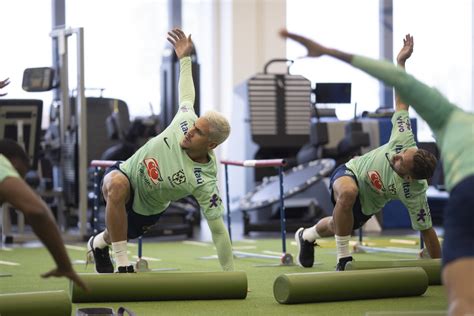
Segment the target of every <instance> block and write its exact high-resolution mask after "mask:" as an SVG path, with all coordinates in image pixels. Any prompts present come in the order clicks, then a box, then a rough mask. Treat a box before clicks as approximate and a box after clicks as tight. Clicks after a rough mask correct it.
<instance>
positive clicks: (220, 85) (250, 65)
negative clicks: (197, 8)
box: [216, 0, 286, 208]
mask: <svg viewBox="0 0 474 316" xmlns="http://www.w3.org/2000/svg"><path fill="white" fill-rule="evenodd" d="M218 3H219V4H218V6H219V12H218V23H217V25H216V27H217V28H218V29H219V32H220V38H219V39H218V41H219V43H220V45H219V47H217V49H220V52H221V53H220V56H219V63H220V67H219V69H218V71H217V74H216V75H217V78H216V80H217V82H216V83H217V85H216V89H219V91H220V95H219V103H220V105H221V107H222V111H223V112H224V113H225V114H226V115H227V117H229V118H230V121H231V124H232V129H233V130H232V133H231V136H230V137H229V140H228V141H227V142H226V143H224V145H223V148H222V151H221V157H222V158H225V159H231V160H245V159H253V157H254V153H255V151H256V149H257V148H256V146H252V145H250V143H251V140H250V128H249V125H248V123H245V119H247V113H246V108H247V106H246V101H244V100H243V99H242V98H241V97H239V96H238V94H237V93H236V91H235V90H236V88H237V87H238V86H241V87H242V85H245V82H246V81H247V79H248V78H250V77H252V76H253V75H255V74H256V73H259V72H262V71H263V66H264V65H265V63H266V62H268V61H269V60H270V59H273V58H282V57H285V56H286V45H285V41H283V40H281V39H280V38H279V37H278V30H279V29H281V28H282V27H284V26H285V21H286V2H285V1H284V0H255V1H253V0H234V1H232V2H231V1H226V0H221V1H218ZM272 70H273V71H280V69H278V67H277V66H275V68H273V67H272ZM220 174H221V175H223V172H222V170H221V172H220ZM252 174H253V173H252V170H251V169H248V168H245V169H244V168H240V167H230V168H229V178H230V200H231V202H232V203H233V202H237V201H238V199H239V198H240V197H242V196H243V195H244V194H245V193H247V192H248V191H249V190H251V189H252V188H253V186H254V183H253V175H252ZM222 180H223V178H222V179H221V183H223V181H222ZM222 195H224V192H222ZM231 208H233V206H231Z"/></svg>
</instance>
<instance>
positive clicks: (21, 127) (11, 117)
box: [0, 99, 43, 169]
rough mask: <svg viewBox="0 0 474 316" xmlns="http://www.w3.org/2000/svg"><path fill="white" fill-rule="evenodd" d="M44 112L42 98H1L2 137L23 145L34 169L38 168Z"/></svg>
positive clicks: (0, 121)
mask: <svg viewBox="0 0 474 316" xmlns="http://www.w3.org/2000/svg"><path fill="white" fill-rule="evenodd" d="M42 113H43V101H41V100H27V99H21V100H18V99H0V139H11V140H14V141H16V142H18V143H19V144H20V145H21V146H23V148H24V149H25V151H26V154H27V155H28V157H29V158H30V164H31V167H32V168H33V169H37V168H38V151H39V140H40V136H41V118H42Z"/></svg>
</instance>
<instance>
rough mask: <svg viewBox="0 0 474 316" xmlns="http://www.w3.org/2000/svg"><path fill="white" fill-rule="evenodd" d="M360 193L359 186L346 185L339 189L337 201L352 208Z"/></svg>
mask: <svg viewBox="0 0 474 316" xmlns="http://www.w3.org/2000/svg"><path fill="white" fill-rule="evenodd" d="M358 194H359V190H358V189H357V187H352V186H351V187H344V188H342V189H341V190H339V192H338V194H337V199H336V203H337V204H340V205H341V206H343V207H346V208H351V209H352V206H353V205H354V203H355V201H356V199H357V195H358Z"/></svg>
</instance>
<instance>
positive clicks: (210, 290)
mask: <svg viewBox="0 0 474 316" xmlns="http://www.w3.org/2000/svg"><path fill="white" fill-rule="evenodd" d="M81 277H82V279H83V280H84V282H86V284H87V286H88V287H89V290H90V291H89V292H85V291H83V290H82V289H81V288H79V287H78V286H76V285H75V284H73V283H71V287H70V289H71V297H72V301H73V302H74V303H87V302H123V301H167V300H219V299H244V298H246V297H247V275H246V273H245V272H241V271H235V272H166V273H110V274H81Z"/></svg>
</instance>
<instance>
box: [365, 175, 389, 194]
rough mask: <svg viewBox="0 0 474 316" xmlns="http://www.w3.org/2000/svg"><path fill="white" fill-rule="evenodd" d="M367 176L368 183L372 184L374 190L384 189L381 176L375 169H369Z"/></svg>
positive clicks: (380, 190)
mask: <svg viewBox="0 0 474 316" xmlns="http://www.w3.org/2000/svg"><path fill="white" fill-rule="evenodd" d="M367 176H368V177H369V180H370V183H371V184H372V187H373V188H374V189H375V190H377V191H379V192H382V191H385V188H384V186H383V182H382V177H381V176H380V174H379V173H378V172H377V171H376V170H370V171H369V172H367Z"/></svg>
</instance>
